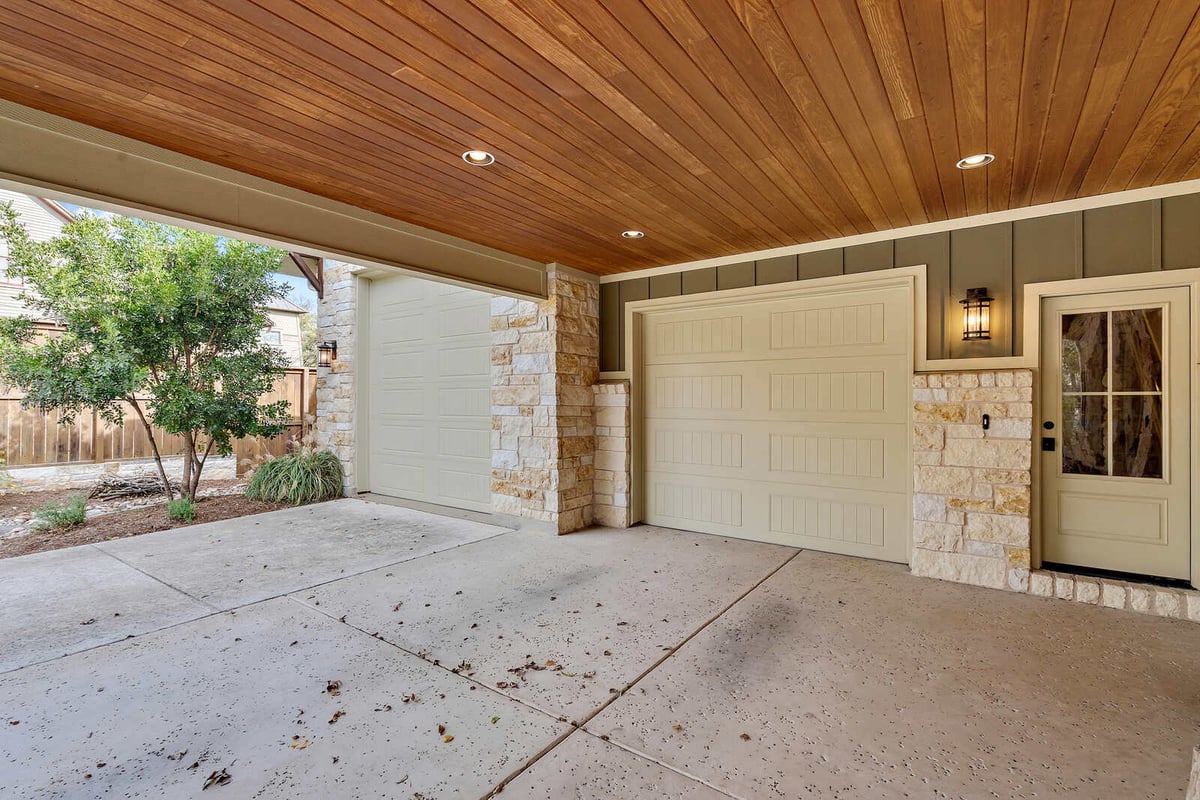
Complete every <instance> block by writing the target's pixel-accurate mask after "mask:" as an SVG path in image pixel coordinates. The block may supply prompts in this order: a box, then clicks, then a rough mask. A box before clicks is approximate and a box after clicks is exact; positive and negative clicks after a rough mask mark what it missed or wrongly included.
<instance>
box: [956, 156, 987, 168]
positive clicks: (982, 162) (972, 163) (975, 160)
mask: <svg viewBox="0 0 1200 800" xmlns="http://www.w3.org/2000/svg"><path fill="white" fill-rule="evenodd" d="M995 160H996V157H995V156H994V155H992V154H991V153H976V154H975V155H973V156H967V157H966V158H960V159H959V160H958V163H957V164H955V165H954V166H956V167H958V168H959V169H979V168H980V167H986V166H987V165H988V164H990V163H992V162H993V161H995Z"/></svg>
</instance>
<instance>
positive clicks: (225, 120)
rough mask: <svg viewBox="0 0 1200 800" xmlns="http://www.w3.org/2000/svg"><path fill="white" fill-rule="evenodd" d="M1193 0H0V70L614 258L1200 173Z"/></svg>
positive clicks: (403, 213) (275, 160) (246, 166)
mask: <svg viewBox="0 0 1200 800" xmlns="http://www.w3.org/2000/svg"><path fill="white" fill-rule="evenodd" d="M1198 6H1200V0H1170V1H1164V2H1158V3H1152V2H1146V1H1145V0H1089V2H1075V3H1067V2H1065V0H1003V1H1002V2H989V3H985V2H984V0H946V1H945V2H938V1H937V0H858V2H854V1H853V0H786V2H785V1H782V0H781V1H780V2H748V1H746V0H654V2H650V1H649V0H646V1H645V2H642V1H641V0H598V1H597V2H586V3H581V2H566V0H558V2H551V1H550V0H512V1H511V2H500V0H437V2H420V1H419V0H409V2H404V3H390V4H389V3H385V2H363V1H359V2H350V0H342V1H341V2H335V1H334V0H322V1H321V2H318V0H253V2H251V1H250V0H247V1H245V2H237V3H221V2H205V1H204V0H195V1H194V2H188V3H163V2H158V0H9V1H8V2H5V3H4V4H2V5H0V41H3V42H4V45H3V47H0V97H3V98H7V99H9V100H12V101H14V102H17V103H21V104H24V105H27V106H32V107H34V108H37V109H41V110H43V111H47V112H50V113H53V114H57V115H61V116H64V117H68V118H70V119H72V120H76V121H79V122H83V123H86V124H89V125H93V126H96V127H99V128H103V129H106V130H108V131H112V132H115V133H119V134H122V135H124V136H128V137H132V138H135V139H139V140H141V141H144V142H148V143H151V144H154V145H158V146H160V147H164V148H168V149H171V150H175V151H177V152H180V153H184V154H187V155H190V156H194V157H196V158H199V159H202V160H205V161H209V162H212V163H215V164H219V165H221V166H224V167H228V168H231V169H234V170H238V171H242V172H246V173H250V174H251V175H254V176H258V177H260V178H265V179H268V180H271V181H276V182H279V183H283V184H286V185H288V186H291V187H294V188H297V189H302V190H305V191H308V192H312V193H316V194H320V195H323V196H325V197H328V198H330V199H333V200H337V201H340V202H343V203H347V204H349V205H352V206H356V207H359V208H362V209H366V210H369V211H373V212H377V213H380V214H383V215H385V216H388V217H392V218H395V219H399V220H402V221H405V222H408V223H413V224H416V225H420V226H424V227H427V228H432V229H434V230H437V231H441V232H443V233H448V234H452V235H455V236H460V237H463V238H466V239H469V240H471V241H473V242H477V243H480V244H484V245H488V246H490V247H494V248H497V249H499V250H502V251H505V252H508V253H513V254H516V255H519V256H523V257H526V258H529V259H533V260H536V261H538V262H542V263H547V262H559V263H563V264H569V265H572V266H575V267H579V268H582V269H586V270H590V271H592V272H595V273H600V274H610V273H619V272H624V271H628V270H635V269H640V268H645V267H653V266H659V265H666V264H678V263H684V262H689V261H695V260H700V259H705V258H713V257H719V256H726V255H731V254H736V253H746V252H752V251H758V250H764V249H769V248H773V247H780V246H787V245H793V244H799V243H804V242H811V241H819V240H823V239H829V238H836V237H842V236H849V235H854V234H859V233H867V232H872V231H880V230H886V229H891V228H899V227H904V226H908V225H914V224H920V223H923V222H931V221H939V220H945V219H950V218H957V217H963V216H967V215H972V214H980V213H984V212H989V211H1001V210H1005V209H1011V208H1019V207H1024V206H1028V205H1031V204H1041V203H1046V202H1051V201H1055V200H1065V199H1073V198H1077V197H1081V196H1091V195H1096V194H1102V193H1108V192H1114V191H1119V190H1124V189H1131V188H1140V187H1145V186H1149V185H1155V184H1163V183H1172V182H1177V181H1183V180H1188V179H1193V178H1200V127H1198V122H1200V86H1197V80H1198V79H1200V17H1198V16H1197V8H1198ZM469 148H481V149H485V150H489V151H491V152H493V153H495V154H496V164H495V165H494V166H492V167H489V168H486V169H480V168H475V167H470V166H468V165H466V164H464V163H463V162H462V161H461V159H460V158H459V154H460V153H461V152H462V151H464V150H466V149H469ZM983 151H988V152H992V153H994V154H995V155H996V162H995V163H994V164H992V165H991V166H990V167H987V168H985V169H978V170H972V171H961V170H958V169H956V168H955V167H954V163H955V161H956V160H957V159H958V158H960V157H962V156H964V155H968V154H971V153H977V152H983ZM627 228H639V229H642V230H645V231H646V232H647V236H646V238H645V239H642V240H637V241H627V240H622V239H621V238H620V237H619V235H618V234H619V233H620V231H622V230H624V229H627Z"/></svg>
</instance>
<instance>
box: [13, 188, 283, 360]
mask: <svg viewBox="0 0 1200 800" xmlns="http://www.w3.org/2000/svg"><path fill="white" fill-rule="evenodd" d="M5 202H8V203H12V205H13V208H15V209H16V211H17V214H18V216H19V217H20V219H21V224H22V225H24V226H25V230H26V231H27V232H28V233H29V235H30V237H32V238H33V239H34V240H35V241H38V242H44V241H48V240H50V239H53V238H54V237H55V236H58V235H59V234H61V233H62V229H63V226H64V225H66V224H67V223H68V222H70V221H71V219H72V217H71V212H69V211H67V209H65V208H63V206H61V205H60V204H59V203H56V202H55V201H53V200H47V199H46V198H43V197H34V196H32V195H27V194H20V193H18V192H10V191H5V190H3V189H0V203H5ZM24 290H25V282H24V281H23V280H22V279H21V278H13V277H10V276H9V274H8V246H7V244H6V243H5V241H4V240H3V238H0V317H17V316H20V315H21V314H23V313H25V312H26V310H27V309H26V307H25V304H24V303H22V302H21V292H23V291H24ZM265 310H266V312H267V316H268V317H270V320H271V321H270V324H269V325H268V326H267V327H266V328H264V329H263V332H262V335H261V337H260V338H261V339H262V341H263V342H265V343H267V344H270V345H274V346H275V347H278V348H279V349H280V350H282V351H283V353H284V355H286V356H287V365H288V367H289V368H299V367H303V366H304V353H303V349H302V347H301V337H300V317H301V316H303V315H304V314H305V313H307V312H306V311H305V310H304V309H303V308H301V307H300V306H298V305H296V304H295V303H293V302H292V301H290V300H288V299H286V298H277V299H275V300H273V301H271V302H270V303H269V304H268V305H267V307H266V309H265Z"/></svg>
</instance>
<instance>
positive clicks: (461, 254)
mask: <svg viewBox="0 0 1200 800" xmlns="http://www.w3.org/2000/svg"><path fill="white" fill-rule="evenodd" d="M0 186H3V187H4V188H7V189H11V190H15V191H23V192H28V193H31V194H35V195H38V196H45V197H49V198H52V199H55V200H61V201H66V202H71V203H76V204H79V205H83V206H87V207H92V208H99V209H102V210H106V211H112V212H114V213H118V214H128V215H134V216H140V217H145V218H148V219H153V220H157V221H160V222H166V223H169V224H173V225H181V226H185V227H191V228H198V229H201V230H207V231H211V232H213V233H218V234H222V235H226V236H235V237H238V238H243V239H249V240H251V241H257V242H262V243H264V244H269V245H272V246H274V247H279V248H281V249H284V250H288V251H299V252H303V253H305V254H306V255H311V256H314V257H320V258H329V259H333V260H336V261H345V262H348V263H351V264H357V265H360V266H364V267H383V268H389V269H392V270H401V271H403V272H405V273H407V274H410V275H414V276H416V277H425V278H430V279H433V280H438V281H441V282H445V283H451V284H454V285H458V286H465V287H469V288H473V289H483V290H485V291H491V292H496V293H499V294H506V295H513V296H518V297H526V298H534V299H537V298H544V297H546V292H547V284H546V265H545V264H541V263H539V262H537V261H533V260H531V259H527V258H522V257H520V256H515V255H512V254H509V253H505V252H502V251H500V250H496V249H493V248H490V247H485V246H483V245H479V244H475V243H473V242H468V241H466V240H464V239H459V238H457V237H454V236H450V235H448V234H444V233H439V232H437V231H432V230H429V229H427V228H422V227H420V226H417V225H412V224H409V223H406V222H402V221H400V220H396V219H393V218H391V217H385V216H383V215H381V214H376V213H374V212H370V211H366V210H363V209H360V208H356V207H354V206H350V205H347V204H345V203H339V202H337V201H334V200H330V199H328V198H325V197H321V196H319V195H316V194H312V193H309V192H304V191H300V190H298V189H293V188H291V187H288V186H284V185H283V184H280V183H274V182H272V181H267V180H263V179H261V178H257V177H254V176H252V175H247V174H246V173H243V172H237V171H235V170H230V169H226V168H224V167H220V166H216V165H214V164H210V163H208V162H205V161H201V160H199V159H196V158H191V157H190V156H185V155H181V154H179V153H175V152H173V151H171V150H166V149H164V148H160V147H155V146H153V145H148V144H146V143H144V142H139V141H137V140H134V139H129V138H126V137H124V136H118V135H116V134H112V133H109V132H107V131H103V130H100V129H99V128H93V127H90V126H87V125H82V124H80V123H77V122H73V121H71V120H68V119H64V118H62V117H58V116H55V115H53V114H47V113H44V112H41V111H37V110H34V109H31V108H27V107H25V106H22V105H18V104H16V103H12V102H8V101H4V100H0Z"/></svg>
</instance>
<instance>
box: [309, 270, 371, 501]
mask: <svg viewBox="0 0 1200 800" xmlns="http://www.w3.org/2000/svg"><path fill="white" fill-rule="evenodd" d="M359 271H360V268H359V267H355V266H351V265H350V264H342V263H340V262H337V261H326V262H325V292H324V295H325V296H324V297H323V298H321V300H320V302H319V303H318V304H317V332H318V336H319V338H320V340H321V341H335V342H337V348H338V349H337V359H336V360H335V361H334V362H333V366H332V367H330V368H329V369H324V368H320V367H318V368H317V421H316V426H315V431H316V439H317V444H318V445H319V446H321V447H322V448H324V449H326V450H329V451H331V452H333V453H334V454H336V455H337V457H338V458H339V459H340V460H341V462H342V469H343V470H344V471H345V485H344V487H343V488H344V490H345V493H346V494H352V493H353V492H354V491H355V487H356V485H357V484H356V482H355V481H356V475H355V429H354V426H355V412H356V410H357V409H356V404H357V398H356V396H355V377H354V360H355V356H356V352H355V350H356V347H355V339H356V328H357V323H358V278H357V277H356V276H355V273H357V272H359Z"/></svg>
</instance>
